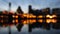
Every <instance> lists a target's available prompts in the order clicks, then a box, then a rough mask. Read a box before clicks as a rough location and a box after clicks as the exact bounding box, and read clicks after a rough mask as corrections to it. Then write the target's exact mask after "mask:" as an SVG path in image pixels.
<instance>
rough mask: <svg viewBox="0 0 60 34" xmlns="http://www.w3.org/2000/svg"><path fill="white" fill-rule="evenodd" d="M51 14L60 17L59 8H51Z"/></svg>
mask: <svg viewBox="0 0 60 34" xmlns="http://www.w3.org/2000/svg"><path fill="white" fill-rule="evenodd" d="M52 13H53V14H57V15H60V8H53V9H52Z"/></svg>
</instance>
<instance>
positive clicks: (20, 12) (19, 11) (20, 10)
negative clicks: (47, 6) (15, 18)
mask: <svg viewBox="0 0 60 34" xmlns="http://www.w3.org/2000/svg"><path fill="white" fill-rule="evenodd" d="M16 13H17V14H23V11H22V9H21V7H20V6H18V8H17V11H16Z"/></svg>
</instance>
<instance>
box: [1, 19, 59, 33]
mask: <svg viewBox="0 0 60 34" xmlns="http://www.w3.org/2000/svg"><path fill="white" fill-rule="evenodd" d="M47 20H48V21H49V22H52V21H53V23H56V22H57V20H56V19H47ZM24 21H28V22H31V21H33V22H35V21H34V20H30V21H29V20H24ZM38 21H39V22H40V23H42V22H43V21H42V19H41V20H40V19H39V20H38ZM54 21H55V22H54ZM28 22H25V23H28ZM31 23H32V22H31ZM46 23H47V22H46ZM10 27H11V34H60V29H53V28H51V29H50V30H46V29H43V28H34V29H32V32H30V33H29V32H28V24H24V25H23V27H22V29H21V32H18V31H17V28H16V25H12V26H10ZM8 32H9V29H8V26H7V27H4V26H3V27H0V34H8Z"/></svg>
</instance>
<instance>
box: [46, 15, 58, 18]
mask: <svg viewBox="0 0 60 34" xmlns="http://www.w3.org/2000/svg"><path fill="white" fill-rule="evenodd" d="M46 17H47V18H54V17H57V16H56V15H46Z"/></svg>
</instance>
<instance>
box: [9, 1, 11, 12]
mask: <svg viewBox="0 0 60 34" xmlns="http://www.w3.org/2000/svg"><path fill="white" fill-rule="evenodd" d="M10 10H11V2H9V11H10Z"/></svg>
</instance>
